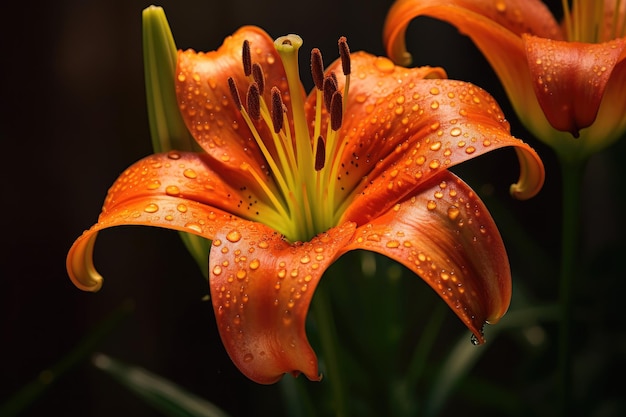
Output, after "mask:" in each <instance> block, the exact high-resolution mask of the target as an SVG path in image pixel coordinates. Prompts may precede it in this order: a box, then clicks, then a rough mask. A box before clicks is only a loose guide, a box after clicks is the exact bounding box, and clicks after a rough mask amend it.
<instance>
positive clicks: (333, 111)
mask: <svg viewBox="0 0 626 417" xmlns="http://www.w3.org/2000/svg"><path fill="white" fill-rule="evenodd" d="M342 120H343V97H341V93H340V92H339V91H335V92H334V93H333V97H332V99H331V101H330V128H331V129H332V130H334V131H337V130H339V128H340V127H341V122H342Z"/></svg>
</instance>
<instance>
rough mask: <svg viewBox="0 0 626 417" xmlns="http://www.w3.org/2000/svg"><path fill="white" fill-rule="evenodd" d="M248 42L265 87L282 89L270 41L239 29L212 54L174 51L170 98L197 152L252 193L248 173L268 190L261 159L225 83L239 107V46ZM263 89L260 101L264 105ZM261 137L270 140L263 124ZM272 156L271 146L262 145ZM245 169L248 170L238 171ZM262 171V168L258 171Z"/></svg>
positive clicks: (242, 81) (244, 82)
mask: <svg viewBox="0 0 626 417" xmlns="http://www.w3.org/2000/svg"><path fill="white" fill-rule="evenodd" d="M244 40H248V42H249V43H250V51H251V56H252V62H253V63H258V64H259V65H260V66H261V68H262V69H263V73H264V75H265V81H266V85H269V86H274V85H275V86H278V87H279V88H281V90H283V91H284V97H283V98H285V97H286V96H287V95H288V93H287V92H286V91H287V88H285V85H286V84H285V71H284V69H283V66H282V65H281V60H280V58H279V55H278V53H277V51H276V48H275V47H274V41H273V39H271V38H270V37H269V35H268V34H267V33H265V32H264V31H263V30H262V29H260V28H258V27H254V26H245V27H242V28H241V29H239V30H238V31H237V32H235V33H234V34H233V35H232V36H229V37H228V38H226V39H225V40H224V43H223V45H222V46H221V47H220V48H219V49H218V50H217V51H212V52H195V51H193V50H187V51H184V52H183V51H179V54H178V63H177V69H176V76H177V80H176V95H177V98H178V104H179V107H180V111H181V114H182V116H183V119H184V120H185V123H186V125H187V128H188V129H189V131H190V132H191V134H192V135H193V137H194V138H195V139H196V141H197V142H198V143H199V144H200V146H202V148H203V149H204V150H205V151H206V152H207V153H208V154H209V155H210V156H211V157H212V158H213V159H214V160H215V161H216V163H217V164H219V165H220V168H219V171H220V172H221V173H222V174H223V175H224V176H225V177H229V178H235V179H242V180H243V181H245V182H247V183H248V184H250V186H252V187H254V184H256V181H254V179H253V177H252V175H251V173H250V172H249V170H250V169H252V170H255V171H256V172H257V173H258V174H259V176H260V177H262V178H264V180H265V182H266V183H267V185H268V187H270V189H272V188H273V187H274V181H273V178H272V177H271V176H270V175H269V174H267V173H266V171H267V168H266V167H265V166H266V163H265V159H264V157H263V156H262V154H261V151H260V150H259V148H258V146H257V144H256V143H255V141H254V140H253V136H252V134H251V132H250V129H249V128H248V126H247V125H246V122H245V120H244V118H243V117H242V115H241V113H240V111H239V109H238V108H237V107H236V105H235V102H234V101H233V99H232V95H231V92H230V89H229V86H228V78H229V77H232V78H233V79H234V81H235V83H236V84H237V86H238V89H239V93H240V96H241V98H242V99H244V102H245V94H246V91H247V89H248V85H249V84H250V80H249V79H248V78H246V76H245V74H244V70H243V64H242V52H241V51H242V45H243V41H244ZM269 90H270V89H269V88H266V91H265V100H266V101H267V102H270V101H269V94H270V93H269ZM256 126H257V129H258V130H259V131H260V133H261V137H271V134H270V133H269V132H268V129H267V126H265V124H264V123H257V124H256ZM266 146H268V148H269V149H270V152H273V150H274V146H273V142H270V143H266ZM242 166H247V167H248V169H241V167H242ZM264 167H265V168H264Z"/></svg>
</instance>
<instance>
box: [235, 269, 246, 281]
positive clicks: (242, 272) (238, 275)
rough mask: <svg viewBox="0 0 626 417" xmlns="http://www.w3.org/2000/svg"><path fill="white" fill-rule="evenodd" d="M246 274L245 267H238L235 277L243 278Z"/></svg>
mask: <svg viewBox="0 0 626 417" xmlns="http://www.w3.org/2000/svg"><path fill="white" fill-rule="evenodd" d="M247 275H248V273H247V272H246V270H245V269H240V270H239V271H237V279H244V278H245V277H246V276H247Z"/></svg>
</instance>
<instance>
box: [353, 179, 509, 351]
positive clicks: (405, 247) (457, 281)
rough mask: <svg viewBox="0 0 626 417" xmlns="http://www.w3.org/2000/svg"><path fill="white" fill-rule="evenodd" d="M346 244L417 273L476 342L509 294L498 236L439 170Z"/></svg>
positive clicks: (478, 205)
mask: <svg viewBox="0 0 626 417" xmlns="http://www.w3.org/2000/svg"><path fill="white" fill-rule="evenodd" d="M348 249H365V250H370V251H373V252H378V253H381V254H383V255H385V256H388V257H389V258H391V259H394V260H396V261H398V262H400V263H402V264H403V265H405V266H406V267H407V268H409V269H410V270H412V271H413V272H415V273H416V274H417V275H419V276H420V277H421V278H422V279H423V280H424V281H426V283H428V285H430V286H431V287H432V288H433V289H434V290H435V291H436V292H437V294H438V295H439V296H440V297H441V298H442V299H443V300H444V301H445V302H446V303H447V304H448V306H450V308H451V309H452V311H454V313H455V314H456V315H457V316H459V318H460V319H461V320H462V321H463V323H465V325H466V326H467V327H468V328H469V329H470V330H471V331H472V333H473V334H474V335H475V336H476V338H477V340H478V341H480V342H482V341H483V336H482V328H483V325H484V324H485V323H487V322H489V323H496V322H497V321H498V320H499V319H500V318H501V317H502V316H503V315H504V313H505V312H506V311H507V309H508V306H509V302H510V299H511V272H510V269H509V261H508V258H507V254H506V250H505V248H504V244H503V242H502V238H501V236H500V233H499V231H498V228H497V227H496V225H495V223H494V221H493V219H492V217H491V215H490V214H489V212H488V211H487V209H486V207H485V206H484V204H483V203H482V201H481V200H480V199H479V198H478V196H476V194H475V193H474V192H473V191H472V189H471V188H470V187H469V186H468V185H467V184H465V183H464V182H463V181H461V180H460V179H459V178H458V177H456V176H455V175H454V174H452V173H451V172H449V171H442V172H441V173H440V174H439V175H438V176H437V177H436V178H433V179H432V180H431V181H429V182H428V183H427V184H424V187H423V188H421V189H420V192H419V194H416V195H414V196H412V197H410V198H408V199H406V200H405V201H402V202H401V203H399V204H397V205H396V206H395V207H393V208H392V209H391V210H389V211H388V212H387V213H385V214H383V215H381V216H380V217H378V218H376V219H374V220H373V221H372V222H371V223H369V224H366V225H364V226H361V227H359V228H358V229H357V232H356V234H355V238H354V239H353V241H352V243H351V244H350V245H349V246H348Z"/></svg>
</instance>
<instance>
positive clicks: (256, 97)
mask: <svg viewBox="0 0 626 417" xmlns="http://www.w3.org/2000/svg"><path fill="white" fill-rule="evenodd" d="M246 99H247V103H248V114H249V115H250V118H251V119H252V120H260V119H261V95H260V94H259V86H258V85H257V83H252V84H250V86H249V87H248V94H247V96H246Z"/></svg>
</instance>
